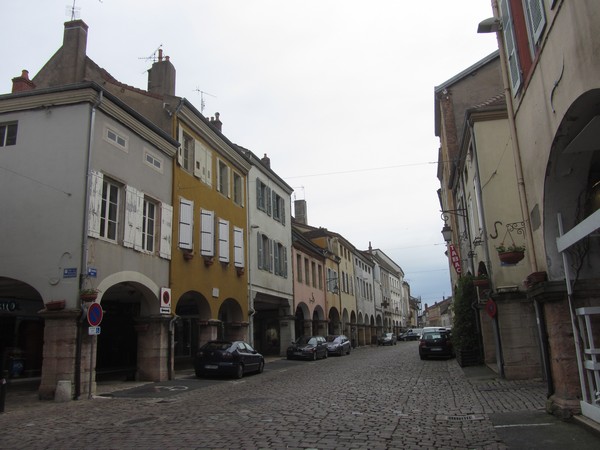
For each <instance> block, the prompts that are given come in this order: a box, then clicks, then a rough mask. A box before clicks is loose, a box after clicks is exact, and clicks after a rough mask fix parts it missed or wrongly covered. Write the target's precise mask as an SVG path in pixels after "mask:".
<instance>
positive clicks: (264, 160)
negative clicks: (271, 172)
mask: <svg viewBox="0 0 600 450" xmlns="http://www.w3.org/2000/svg"><path fill="white" fill-rule="evenodd" d="M260 162H261V163H262V165H263V166H265V167H266V168H268V169H270V168H271V159H270V158H269V157H268V156H267V154H266V153H265V156H263V157H262V158H261V160H260Z"/></svg>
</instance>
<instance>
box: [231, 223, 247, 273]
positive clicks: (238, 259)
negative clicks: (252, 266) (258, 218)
mask: <svg viewBox="0 0 600 450" xmlns="http://www.w3.org/2000/svg"><path fill="white" fill-rule="evenodd" d="M233 262H234V265H235V267H244V230H243V229H241V228H238V227H233Z"/></svg>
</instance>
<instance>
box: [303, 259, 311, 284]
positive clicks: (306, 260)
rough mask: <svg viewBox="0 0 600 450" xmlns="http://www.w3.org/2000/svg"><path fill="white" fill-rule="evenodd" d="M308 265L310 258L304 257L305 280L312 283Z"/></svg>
mask: <svg viewBox="0 0 600 450" xmlns="http://www.w3.org/2000/svg"><path fill="white" fill-rule="evenodd" d="M308 267H309V265H308V258H304V281H305V282H306V284H307V285H310V272H309V269H308Z"/></svg>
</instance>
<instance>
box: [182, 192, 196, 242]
mask: <svg viewBox="0 0 600 450" xmlns="http://www.w3.org/2000/svg"><path fill="white" fill-rule="evenodd" d="M193 228H194V202H193V201H191V200H186V199H185V198H181V199H179V248H184V249H187V250H192V249H193V241H192V231H193Z"/></svg>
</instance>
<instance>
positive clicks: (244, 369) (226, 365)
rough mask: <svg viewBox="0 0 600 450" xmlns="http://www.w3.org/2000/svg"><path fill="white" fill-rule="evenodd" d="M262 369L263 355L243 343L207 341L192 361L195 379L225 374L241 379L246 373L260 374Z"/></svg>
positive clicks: (263, 363) (263, 365)
mask: <svg viewBox="0 0 600 450" xmlns="http://www.w3.org/2000/svg"><path fill="white" fill-rule="evenodd" d="M264 367H265V359H264V358H263V355H261V354H260V353H258V352H257V351H256V350H254V349H253V348H252V347H251V346H250V344H248V343H246V342H243V341H208V342H207V343H206V344H204V345H203V346H202V347H200V348H199V349H198V352H197V353H196V357H195V359H194V369H195V372H196V376H197V377H201V376H206V375H223V374H225V375H231V376H234V377H236V378H242V377H243V376H244V374H246V373H251V372H256V373H261V372H262V371H263V369H264Z"/></svg>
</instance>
